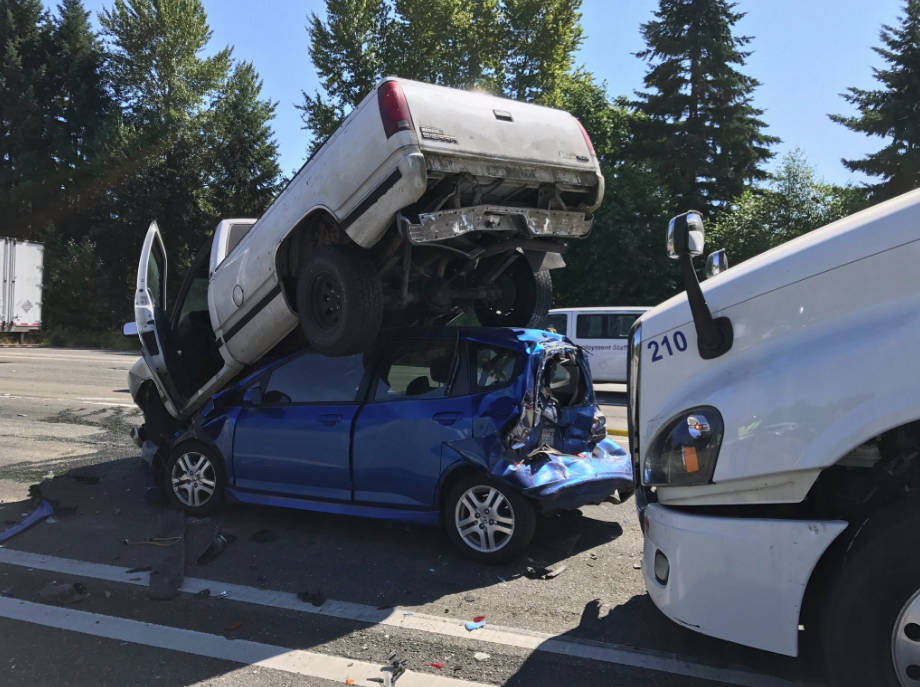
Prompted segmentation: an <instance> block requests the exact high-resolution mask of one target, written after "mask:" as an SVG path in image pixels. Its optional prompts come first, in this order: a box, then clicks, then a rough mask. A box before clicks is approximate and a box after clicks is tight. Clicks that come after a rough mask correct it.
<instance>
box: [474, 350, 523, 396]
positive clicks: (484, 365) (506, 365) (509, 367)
mask: <svg viewBox="0 0 920 687" xmlns="http://www.w3.org/2000/svg"><path fill="white" fill-rule="evenodd" d="M522 362H523V357H522V356H521V355H520V354H519V353H517V352H516V351H511V350H508V349H507V348H500V347H498V346H483V345H479V344H477V345H474V346H473V364H474V367H473V374H474V381H473V383H474V388H475V389H476V391H485V390H488V389H498V388H501V387H503V386H507V385H508V384H510V383H511V382H512V381H514V379H516V378H517V376H518V374H520V368H521V366H522Z"/></svg>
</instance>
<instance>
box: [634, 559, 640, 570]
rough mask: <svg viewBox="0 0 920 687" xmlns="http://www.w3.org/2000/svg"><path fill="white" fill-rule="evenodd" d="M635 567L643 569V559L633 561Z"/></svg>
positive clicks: (635, 568)
mask: <svg viewBox="0 0 920 687" xmlns="http://www.w3.org/2000/svg"><path fill="white" fill-rule="evenodd" d="M633 569H634V570H641V569H642V561H636V562H635V563H633Z"/></svg>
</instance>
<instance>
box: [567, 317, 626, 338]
mask: <svg viewBox="0 0 920 687" xmlns="http://www.w3.org/2000/svg"><path fill="white" fill-rule="evenodd" d="M638 318H639V316H638V315H636V314H632V313H627V314H622V315H605V314H591V315H579V316H578V319H577V321H576V325H575V336H576V338H579V339H627V338H629V329H630V327H632V325H633V322H635V321H636V320H637V319H638Z"/></svg>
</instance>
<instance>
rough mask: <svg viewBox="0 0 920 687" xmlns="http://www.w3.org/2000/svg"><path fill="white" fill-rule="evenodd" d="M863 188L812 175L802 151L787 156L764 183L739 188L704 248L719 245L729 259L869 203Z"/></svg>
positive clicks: (746, 255)
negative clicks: (822, 179)
mask: <svg viewBox="0 0 920 687" xmlns="http://www.w3.org/2000/svg"><path fill="white" fill-rule="evenodd" d="M868 203H869V199H868V197H867V194H866V192H865V190H864V189H858V188H853V187H851V186H845V187H840V186H833V185H831V184H825V183H823V182H821V181H818V180H816V179H815V175H814V170H812V168H811V167H809V166H808V163H807V161H806V160H805V157H804V155H802V153H801V152H800V151H795V152H793V153H790V154H789V155H787V156H786V157H785V158H784V159H783V162H782V165H781V167H780V169H779V170H778V171H777V173H776V174H775V175H774V176H773V177H771V179H770V181H769V183H768V185H767V187H766V188H761V189H756V190H751V189H748V190H746V191H744V192H743V193H742V194H741V196H740V197H738V198H737V199H736V200H735V202H734V204H733V206H734V207H732V208H731V209H730V210H726V211H725V212H723V213H722V214H721V215H719V216H718V218H717V219H716V221H715V222H714V223H713V224H712V225H711V227H710V228H709V229H708V231H707V234H708V236H707V251H708V250H717V249H719V248H724V249H725V250H726V252H727V253H728V259H729V264H737V263H739V262H742V261H744V260H747V259H748V258H750V257H753V256H755V255H757V254H759V253H762V252H764V251H765V250H769V249H770V248H773V247H775V246H778V245H780V244H782V243H785V242H786V241H788V240H790V239H793V238H795V237H797V236H801V235H802V234H805V233H807V232H809V231H811V230H812V229H817V228H818V227H821V226H824V225H825V224H829V223H830V222H833V221H835V220H837V219H840V218H841V217H845V216H847V215H849V214H852V213H853V212H856V211H857V210H861V209H863V208H864V207H866V205H868Z"/></svg>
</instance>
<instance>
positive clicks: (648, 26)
mask: <svg viewBox="0 0 920 687" xmlns="http://www.w3.org/2000/svg"><path fill="white" fill-rule="evenodd" d="M734 7H735V4H734V3H730V2H728V1H727V0H659V6H658V10H657V11H656V12H655V19H654V20H652V21H649V22H647V23H645V24H643V25H642V36H643V38H644V39H645V42H646V44H647V46H648V47H647V48H646V49H645V50H643V51H641V52H639V53H636V56H637V57H639V58H642V59H645V60H647V61H648V62H649V68H648V71H647V73H646V75H645V87H646V89H647V90H646V92H642V93H637V95H638V97H639V101H638V103H637V105H638V107H639V109H640V110H641V111H642V112H643V113H644V114H645V115H646V116H647V117H648V123H647V125H646V126H645V127H643V129H642V132H641V136H640V145H642V147H643V149H644V151H645V155H646V156H647V157H648V158H649V159H650V160H651V161H652V162H653V164H654V165H655V167H656V168H657V170H658V173H659V175H660V176H661V179H662V181H663V183H664V184H665V186H666V187H667V188H668V189H669V190H670V193H671V197H672V202H673V203H674V205H673V209H677V208H681V209H688V208H691V207H693V208H696V209H699V210H702V211H704V212H707V213H712V212H713V211H714V210H715V209H717V208H719V207H721V206H724V205H725V204H726V203H728V202H729V201H730V200H731V199H732V198H734V197H736V196H738V195H740V194H741V192H742V191H743V190H744V188H745V186H746V185H749V184H750V183H751V182H752V181H755V180H760V179H764V178H766V172H765V171H764V170H763V169H762V168H761V166H760V165H761V164H762V163H763V162H765V161H766V160H768V159H770V157H772V155H773V153H771V152H770V150H769V146H770V145H771V144H773V143H776V142H777V141H778V140H779V139H777V138H775V137H773V136H768V135H767V134H765V133H764V131H763V129H764V127H765V126H766V125H765V124H764V122H763V121H761V120H760V119H759V117H760V116H761V115H762V114H763V111H762V110H760V109H757V108H756V107H754V105H753V104H752V93H753V91H754V89H755V88H756V87H757V86H758V85H759V82H758V81H757V80H756V79H754V78H752V77H750V76H746V75H745V74H742V73H741V72H740V71H738V69H737V68H736V67H743V66H744V63H745V60H746V59H747V57H748V56H749V55H750V53H749V52H747V51H745V50H744V47H745V46H746V45H748V44H749V43H750V41H751V37H750V36H734V35H732V27H733V26H734V25H735V24H736V23H737V22H738V20H740V19H741V18H742V17H743V16H744V14H743V13H741V12H735V11H733V10H734Z"/></svg>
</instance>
